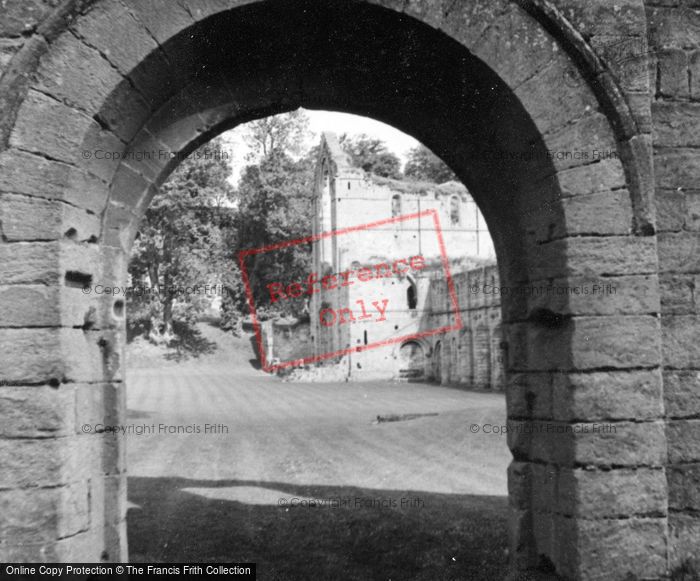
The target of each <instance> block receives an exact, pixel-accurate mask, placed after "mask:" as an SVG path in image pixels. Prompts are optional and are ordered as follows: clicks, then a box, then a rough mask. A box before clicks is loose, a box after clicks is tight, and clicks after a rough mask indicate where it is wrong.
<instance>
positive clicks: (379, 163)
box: [340, 134, 401, 179]
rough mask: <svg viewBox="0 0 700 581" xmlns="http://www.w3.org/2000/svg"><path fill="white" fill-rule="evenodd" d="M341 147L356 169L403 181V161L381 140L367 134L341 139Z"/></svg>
mask: <svg viewBox="0 0 700 581" xmlns="http://www.w3.org/2000/svg"><path fill="white" fill-rule="evenodd" d="M340 145H341V147H342V148H343V150H344V151H345V152H346V153H347V154H348V155H349V156H350V160H351V162H352V164H353V165H354V166H355V167H359V168H362V169H363V170H365V171H366V172H367V173H372V174H374V175H378V176H381V177H385V178H394V179H401V161H400V160H399V158H398V157H397V156H396V155H394V154H393V153H391V152H390V151H389V150H388V149H387V146H386V144H385V143H384V142H383V141H382V140H381V139H375V138H373V137H369V136H367V135H365V134H361V135H358V136H355V137H349V136H348V135H347V134H344V135H342V136H341V137H340Z"/></svg>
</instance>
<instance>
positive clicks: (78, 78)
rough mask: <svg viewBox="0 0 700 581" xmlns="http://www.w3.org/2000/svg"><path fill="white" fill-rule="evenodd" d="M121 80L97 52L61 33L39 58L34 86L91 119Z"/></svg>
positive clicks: (73, 37)
mask: <svg viewBox="0 0 700 581" xmlns="http://www.w3.org/2000/svg"><path fill="white" fill-rule="evenodd" d="M122 80H123V77H122V76H121V75H120V74H119V73H118V72H117V71H116V70H114V67H113V66H112V65H111V64H110V63H109V61H107V60H106V59H105V58H104V57H102V55H100V53H99V52H98V51H97V50H95V49H94V48H91V47H89V46H87V45H86V44H85V43H83V42H81V41H80V40H78V39H77V38H76V37H75V36H73V35H72V34H62V35H61V36H59V37H58V38H57V39H56V41H55V42H54V43H53V44H52V45H51V49H50V50H49V51H48V52H47V53H46V54H45V55H44V57H43V58H42V59H41V62H40V64H39V68H38V70H37V74H36V81H35V83H34V87H36V88H37V89H38V90H40V91H41V92H42V93H48V94H49V95H52V96H53V97H55V98H56V99H58V100H60V101H63V102H64V103H65V104H66V105H68V106H70V107H74V108H77V109H80V110H82V111H84V112H85V113H87V114H88V115H90V116H92V115H94V114H95V113H97V112H98V111H99V110H100V109H101V107H102V105H103V103H104V101H105V99H106V98H107V96H108V95H109V94H110V93H111V92H112V91H113V90H114V87H116V86H117V85H118V84H119V83H120V82H121V81H122Z"/></svg>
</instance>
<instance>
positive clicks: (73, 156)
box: [10, 91, 99, 165]
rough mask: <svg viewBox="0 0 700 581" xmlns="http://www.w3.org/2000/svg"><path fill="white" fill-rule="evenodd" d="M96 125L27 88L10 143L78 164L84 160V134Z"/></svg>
mask: <svg viewBox="0 0 700 581" xmlns="http://www.w3.org/2000/svg"><path fill="white" fill-rule="evenodd" d="M98 127H99V126H98V125H97V123H96V122H95V121H94V120H93V119H91V118H90V117H88V116H87V115H85V114H84V113H81V112H80V111H77V110H76V109H72V108H71V107H67V106H66V105H64V104H63V103H61V102H59V101H56V100H54V99H52V98H51V97H47V96H46V95H44V94H42V93H39V92H37V91H30V92H29V94H28V95H27V98H26V99H25V100H24V102H23V104H22V106H21V107H20V110H19V113H18V115H17V121H16V123H15V127H14V129H13V131H12V134H11V135H10V145H11V146H12V147H16V148H18V149H23V150H26V151H31V152H34V153H39V154H41V155H46V156H48V157H50V158H52V159H57V160H60V161H64V162H66V163H69V164H73V165H79V164H80V163H81V162H82V160H83V152H82V148H81V144H82V141H83V136H84V135H85V133H86V132H87V131H88V130H89V129H94V128H98Z"/></svg>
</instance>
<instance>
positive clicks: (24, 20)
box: [0, 0, 51, 37]
mask: <svg viewBox="0 0 700 581" xmlns="http://www.w3.org/2000/svg"><path fill="white" fill-rule="evenodd" d="M49 10H51V4H50V3H49V2H46V1H44V0H26V1H25V2H12V3H9V2H6V3H5V4H4V5H3V17H2V21H0V37H3V36H24V35H27V34H30V33H31V32H32V31H33V30H34V29H35V28H36V26H37V25H38V24H39V23H40V22H41V21H42V20H43V19H44V17H45V16H46V14H47V13H48V12H49Z"/></svg>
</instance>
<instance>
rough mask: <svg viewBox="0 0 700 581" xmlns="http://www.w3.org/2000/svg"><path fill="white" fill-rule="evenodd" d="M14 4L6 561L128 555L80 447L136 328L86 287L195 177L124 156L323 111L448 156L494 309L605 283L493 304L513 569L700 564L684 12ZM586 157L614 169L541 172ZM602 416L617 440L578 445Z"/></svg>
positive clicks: (4, 147)
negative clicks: (495, 284)
mask: <svg viewBox="0 0 700 581" xmlns="http://www.w3.org/2000/svg"><path fill="white" fill-rule="evenodd" d="M0 10H1V11H2V12H1V15H0V16H1V17H0V111H1V112H2V115H0V231H1V235H0V459H1V460H0V461H1V462H2V467H3V470H2V472H1V474H0V499H1V504H0V505H1V506H2V507H3V509H2V511H1V513H2V514H1V515H0V561H3V562H12V561H28V562H37V561H41V560H59V561H80V562H85V561H87V562H98V561H100V560H105V561H124V560H126V559H127V558H128V542H127V535H126V520H125V519H126V506H127V505H126V498H127V492H126V484H127V479H126V474H127V466H126V464H125V458H126V456H125V453H124V441H123V439H118V438H115V439H105V438H103V437H102V436H100V435H99V434H83V433H82V432H81V430H80V426H81V425H82V424H85V423H92V424H95V423H98V422H100V423H104V424H110V425H118V424H121V423H123V422H124V419H125V398H124V394H125V390H126V388H127V386H126V385H125V383H124V368H123V366H124V357H123V351H124V344H125V335H126V333H125V316H126V313H125V309H124V304H123V302H121V300H120V299H119V298H115V297H110V296H105V295H100V296H96V295H95V294H94V293H93V294H92V295H85V294H84V293H83V292H82V290H81V289H82V287H84V286H86V285H90V284H104V285H111V286H121V285H124V284H125V283H126V265H127V262H128V258H129V252H130V249H131V245H132V242H133V237H134V236H135V233H136V229H137V227H138V224H139V220H140V218H141V217H142V215H143V213H144V211H145V209H146V207H147V206H148V204H149V201H150V199H151V198H152V196H153V195H154V193H155V191H156V190H157V188H158V186H159V185H160V184H161V183H162V182H163V180H164V179H166V177H167V175H168V174H169V172H171V171H172V169H173V167H174V166H175V165H176V164H177V160H178V157H177V156H175V157H172V156H165V158H164V159H160V158H158V159H144V158H143V156H140V155H136V153H138V152H142V151H151V150H153V149H156V150H163V151H170V152H176V153H177V154H178V155H181V154H187V153H189V152H191V151H194V150H195V149H196V148H197V147H198V146H199V145H201V144H202V143H204V142H206V141H207V140H209V139H210V138H211V137H213V136H214V135H217V134H218V133H220V132H222V131H224V130H226V129H229V128H231V127H233V126H235V125H237V124H239V123H243V122H246V121H249V120H250V119H255V118H260V117H263V116H266V115H270V114H273V113H281V112H284V111H290V110H294V109H296V108H297V107H305V108H311V109H314V108H316V109H327V110H336V111H345V112H349V113H356V114H361V115H366V116H370V117H373V118H376V119H378V120H381V121H383V122H386V123H389V124H391V125H393V126H395V127H397V128H398V129H400V130H402V131H404V132H405V133H408V134H410V135H412V136H414V137H415V138H416V139H418V140H419V141H421V142H422V143H424V144H425V145H426V146H427V147H429V148H430V149H431V150H433V151H434V152H435V153H436V154H438V155H439V156H440V157H442V158H443V159H444V160H445V161H446V162H447V163H448V165H449V166H450V167H451V168H452V169H453V170H454V171H455V173H456V174H457V176H458V177H459V179H460V181H461V182H463V183H464V184H465V185H466V187H467V188H468V190H469V193H470V195H471V196H472V198H473V200H474V201H475V202H476V204H477V205H478V207H479V210H480V212H481V213H482V215H483V217H484V219H485V221H486V223H487V224H488V226H489V231H490V233H491V236H492V238H493V242H494V248H495V251H496V256H497V258H498V273H499V279H500V283H499V284H500V285H501V286H505V287H508V288H512V287H515V288H517V287H519V286H522V285H526V286H537V285H540V284H550V283H554V284H557V285H559V286H563V287H570V288H574V287H583V286H586V285H594V284H600V283H601V281H602V280H605V281H606V283H607V284H613V285H614V286H615V288H616V293H615V294H610V295H608V296H606V297H604V299H603V300H601V297H600V296H593V295H590V294H589V295H585V294H581V295H576V294H566V295H561V296H559V295H538V296H535V295H527V294H513V295H511V296H508V297H505V296H503V297H501V303H500V311H501V321H502V322H501V325H502V333H503V338H504V340H503V343H504V347H503V349H502V351H504V352H505V353H506V361H505V373H506V380H505V381H506V396H507V397H506V400H507V403H506V407H507V413H508V418H509V425H510V426H513V428H514V429H513V430H512V432H511V433H509V437H508V446H509V447H510V449H511V451H512V453H513V461H512V463H511V465H510V468H509V470H508V480H509V487H508V488H509V505H510V511H511V516H510V530H509V539H510V547H511V550H510V553H509V559H510V564H511V567H512V569H513V571H514V574H515V572H523V571H525V570H528V569H538V568H539V569H542V568H545V569H547V570H554V571H556V572H557V574H559V575H560V576H562V577H564V578H566V579H581V580H584V579H585V580H594V579H595V580H599V579H600V580H602V579H605V580H606V581H607V580H616V579H617V580H623V579H664V578H669V577H670V576H671V575H676V576H677V575H679V574H680V572H681V571H687V570H690V569H691V567H693V566H694V567H695V569H696V570H697V568H698V566H699V565H700V564H699V563H698V546H700V445H699V444H698V442H700V437H698V434H699V433H700V419H698V418H700V364H699V363H698V362H699V361H700V342H699V341H698V336H699V335H700V310H699V309H700V306H699V305H698V298H697V296H698V293H697V284H698V275H700V253H699V252H698V248H700V246H699V244H698V243H699V242H700V221H699V220H698V214H699V212H698V207H699V200H700V187H699V186H698V184H700V137H699V136H700V7H699V6H698V4H697V2H696V1H695V0H619V1H615V2H611V1H610V0H517V1H516V0H512V1H511V0H460V1H458V2H456V1H453V0H434V1H426V0H402V1H397V0H338V1H333V2H325V1H322V0H299V1H298V2H287V1H284V0H269V1H260V0H245V1H242V0H173V1H169V2H164V1H162V0H123V1H114V0H53V1H50V2H49V1H43V0H5V2H3V3H2V6H1V7H0ZM97 150H100V151H110V152H112V151H115V152H118V153H119V156H112V158H111V159H104V158H103V157H102V156H100V157H96V156H94V155H92V152H95V151H97ZM593 150H597V151H614V152H616V153H617V155H616V156H608V157H606V158H605V159H595V160H593V159H591V158H590V157H589V158H588V159H586V158H585V157H584V156H578V158H577V157H575V156H563V157H561V158H560V157H559V156H551V155H548V154H547V152H551V151H593ZM85 152H87V153H85ZM341 204H342V202H341ZM601 422H605V423H608V424H611V425H613V426H614V427H615V428H616V429H615V431H614V432H609V433H601V432H600V431H594V430H590V429H589V430H584V429H578V428H585V427H590V426H593V425H594V424H600V423H601ZM548 424H554V425H557V426H562V427H563V428H568V429H565V430H563V431H562V432H561V433H556V434H553V433H547V432H545V431H543V430H540V429H539V427H540V426H542V425H548ZM516 428H517V429H516ZM444 470H445V473H448V472H449V470H450V466H445V467H444Z"/></svg>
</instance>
